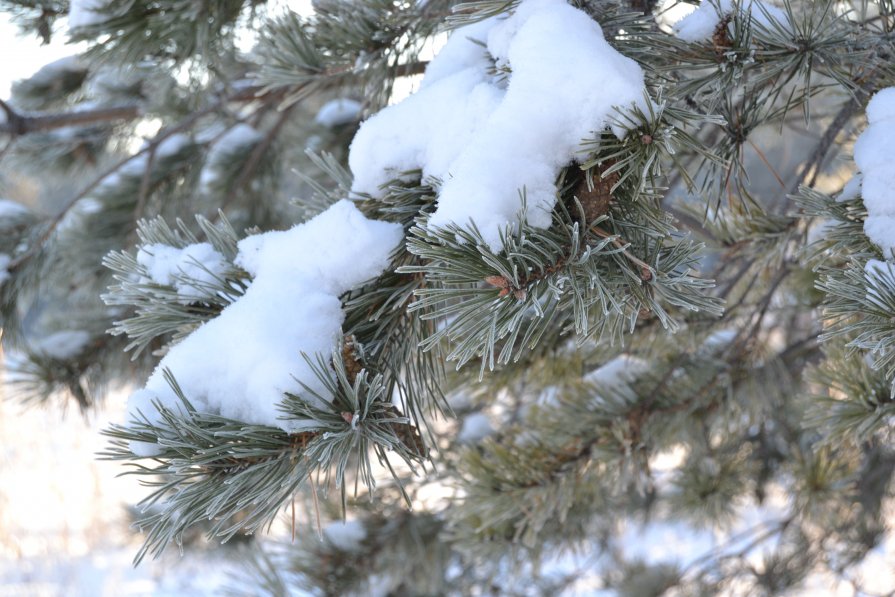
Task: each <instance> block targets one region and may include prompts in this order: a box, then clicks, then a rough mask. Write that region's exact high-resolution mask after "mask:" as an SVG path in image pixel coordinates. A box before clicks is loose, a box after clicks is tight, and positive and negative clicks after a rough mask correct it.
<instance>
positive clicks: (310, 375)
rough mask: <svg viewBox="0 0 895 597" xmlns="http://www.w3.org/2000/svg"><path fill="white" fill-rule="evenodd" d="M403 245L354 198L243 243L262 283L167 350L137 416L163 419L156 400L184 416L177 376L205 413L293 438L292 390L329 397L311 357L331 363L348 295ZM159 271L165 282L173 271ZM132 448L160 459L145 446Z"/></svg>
mask: <svg viewBox="0 0 895 597" xmlns="http://www.w3.org/2000/svg"><path fill="white" fill-rule="evenodd" d="M402 240H403V231H402V228H401V226H400V225H399V224H392V223H388V222H379V221H374V220H368V219H367V218H366V217H364V215H363V214H362V213H361V212H360V211H359V210H358V209H357V208H356V207H355V206H354V204H352V203H351V202H350V201H347V200H342V201H339V202H338V203H335V204H334V205H333V206H332V207H330V208H329V209H327V210H326V211H325V212H323V213H321V214H320V215H318V216H316V217H314V218H312V219H311V220H309V221H307V222H305V223H304V224H299V225H297V226H295V227H293V228H292V229H290V230H286V231H274V232H267V233H264V234H257V235H254V236H249V237H247V238H245V239H243V240H242V241H240V242H239V245H238V248H239V254H238V255H237V257H236V264H237V265H239V266H240V267H242V268H243V269H245V270H246V271H247V272H248V273H249V274H251V275H252V276H253V278H254V279H253V281H252V283H251V285H250V286H249V288H248V290H246V293H245V294H244V295H243V296H242V297H240V298H239V299H238V300H236V301H235V302H233V303H232V304H230V305H228V306H227V307H226V308H225V309H224V310H223V311H221V313H220V315H218V316H217V317H216V318H214V319H212V320H211V321H208V322H206V323H205V324H203V325H202V326H200V327H199V328H198V329H197V330H196V331H194V332H193V333H192V334H190V335H189V336H187V337H186V338H184V339H183V341H181V342H180V343H179V344H176V345H174V346H173V347H172V348H171V349H170V350H169V351H168V354H167V355H165V357H164V358H163V359H162V360H161V362H160V363H159V365H158V367H157V368H156V370H155V371H154V372H153V374H152V375H151V376H150V378H149V380H148V381H147V382H146V386H145V388H144V389H143V390H140V391H137V392H135V393H134V394H132V395H131V397H130V400H129V401H128V412H129V414H130V416H131V418H132V419H138V420H139V419H141V418H142V417H146V418H147V419H148V420H149V421H151V422H157V421H159V419H160V415H159V413H158V411H157V409H156V408H155V406H154V405H153V402H158V403H160V404H162V405H163V406H165V407H167V408H170V409H171V410H174V411H175V412H177V411H179V409H180V408H181V402H180V400H179V399H178V397H177V395H176V394H175V393H174V391H173V390H172V389H171V387H170V385H169V384H168V382H167V381H166V379H165V374H164V372H165V370H170V371H171V373H172V374H173V376H174V378H175V379H176V380H177V383H178V384H179V385H180V388H181V389H182V390H183V393H184V395H185V396H186V397H187V398H188V399H189V400H190V402H191V403H192V404H193V406H195V407H196V409H197V410H199V411H202V412H211V413H216V414H220V415H222V416H224V417H228V418H231V419H236V420H239V421H244V422H246V423H256V424H260V425H270V426H273V427H279V428H281V429H283V430H284V431H287V432H295V431H299V430H301V429H303V428H305V427H303V425H302V423H303V422H301V421H295V420H284V419H281V418H280V417H281V413H280V412H279V411H278V409H277V404H279V403H280V402H281V401H282V400H283V394H284V393H286V392H290V393H293V394H305V392H304V389H303V387H302V383H304V384H305V385H307V386H308V387H309V388H311V389H312V390H313V391H315V392H317V393H318V394H320V395H321V396H326V395H327V392H326V390H325V388H324V386H323V384H322V382H321V381H320V380H319V379H318V378H317V376H316V375H315V373H314V372H313V370H312V369H311V366H310V365H309V364H308V362H307V361H306V360H305V359H304V358H303V357H302V354H303V353H304V354H306V355H308V357H310V358H312V359H313V358H314V356H315V355H318V354H322V355H324V356H325V357H328V355H329V354H330V353H331V351H332V349H333V348H334V347H335V343H336V340H337V338H338V336H339V334H340V333H341V326H342V322H343V320H344V313H343V312H342V304H341V302H340V301H339V296H340V295H342V294H344V293H345V292H347V291H349V290H351V289H352V288H355V287H356V286H358V285H360V284H361V283H363V282H366V281H368V280H370V279H371V278H374V277H376V276H378V275H379V274H380V273H382V271H384V269H385V268H386V267H387V266H388V264H389V258H390V255H391V253H392V251H394V250H395V249H396V248H397V247H398V245H399V244H400V242H401V241H402ZM155 265H157V268H158V269H157V271H155V273H157V274H158V275H159V277H162V275H163V274H167V273H170V271H171V268H170V267H169V266H168V265H167V264H164V265H163V264H162V263H161V262H159V263H158V264H155ZM141 415H142V417H141ZM131 450H132V451H133V452H134V454H136V455H138V456H154V455H156V454H158V446H157V445H156V444H147V443H143V442H133V443H132V444H131Z"/></svg>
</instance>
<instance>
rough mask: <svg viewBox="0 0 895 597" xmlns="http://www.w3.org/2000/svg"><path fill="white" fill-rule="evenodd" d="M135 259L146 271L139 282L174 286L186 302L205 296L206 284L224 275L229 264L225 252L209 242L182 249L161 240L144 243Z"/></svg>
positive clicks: (207, 293) (206, 293) (210, 283)
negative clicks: (161, 242) (153, 242)
mask: <svg viewBox="0 0 895 597" xmlns="http://www.w3.org/2000/svg"><path fill="white" fill-rule="evenodd" d="M137 263H139V264H140V265H142V266H143V267H144V268H146V272H147V274H148V275H149V277H148V278H144V279H142V280H141V282H143V283H149V282H154V283H156V284H162V285H166V286H173V287H174V288H176V289H177V293H178V294H179V295H180V296H181V297H182V300H183V301H184V302H187V303H189V302H191V301H194V300H196V299H197V298H205V297H208V295H209V290H208V286H209V285H214V284H215V282H217V281H219V280H221V279H223V277H224V275H225V273H226V271H227V269H228V267H229V264H228V263H227V260H226V259H225V258H224V256H223V255H221V254H220V253H218V252H217V251H215V250H214V247H212V246H211V244H209V243H196V244H192V245H188V246H186V247H184V248H182V249H178V248H176V247H171V246H169V245H163V244H152V245H146V246H145V247H143V248H141V249H140V250H139V251H138V252H137Z"/></svg>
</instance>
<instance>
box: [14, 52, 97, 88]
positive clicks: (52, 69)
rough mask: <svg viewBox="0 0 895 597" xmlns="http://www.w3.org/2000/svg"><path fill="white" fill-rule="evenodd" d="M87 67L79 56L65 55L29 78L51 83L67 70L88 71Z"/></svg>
mask: <svg viewBox="0 0 895 597" xmlns="http://www.w3.org/2000/svg"><path fill="white" fill-rule="evenodd" d="M86 70H87V67H86V66H84V63H83V62H82V61H81V59H80V58H79V57H78V56H65V57H64V58H59V59H58V60H54V61H53V62H50V63H49V64H45V65H43V66H42V67H40V68H39V69H38V70H37V72H35V73H34V74H33V75H31V76H30V77H29V78H28V80H30V81H32V82H34V83H38V84H44V85H46V84H50V83H52V82H53V81H55V80H56V79H58V78H59V77H60V76H62V75H63V74H65V73H66V72H81V71H86Z"/></svg>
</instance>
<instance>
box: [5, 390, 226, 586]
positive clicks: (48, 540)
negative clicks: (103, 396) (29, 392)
mask: <svg viewBox="0 0 895 597" xmlns="http://www.w3.org/2000/svg"><path fill="white" fill-rule="evenodd" d="M0 396H2V388H0ZM4 398H5V397H4ZM124 401H125V397H124V396H117V397H116V396H112V397H110V399H109V400H108V401H107V402H106V404H105V406H104V407H103V408H102V409H101V410H100V411H98V412H95V413H92V414H91V415H90V417H89V419H88V420H85V419H84V418H83V417H81V415H80V413H78V412H77V410H76V409H69V410H68V411H67V412H63V410H62V409H61V408H60V407H58V406H54V405H47V406H45V407H36V406H34V405H28V406H24V405H21V404H19V403H17V402H16V401H14V400H9V399H0V597H13V596H15V597H30V596H35V597H37V596H40V597H55V596H60V597H61V596H65V597H69V596H71V597H78V596H84V597H87V596H89V597H102V596H106V595H109V596H112V595H115V596H119V595H120V596H135V595H171V596H174V595H177V596H180V595H191V596H193V595H195V596H200V595H219V594H220V591H221V588H222V586H223V585H224V584H225V583H226V581H227V578H228V574H229V573H230V572H231V571H232V570H233V569H234V567H235V564H232V563H231V562H232V558H228V557H227V556H228V555H231V556H232V555H234V550H232V549H227V548H225V549H215V550H211V551H206V550H199V551H198V552H192V553H188V554H187V555H186V556H184V557H182V558H181V557H180V555H179V554H178V553H177V550H176V549H172V550H169V552H167V553H166V554H165V556H164V557H163V558H161V559H159V560H157V561H151V560H147V561H144V562H143V564H141V565H140V566H139V567H138V568H134V567H133V566H132V563H131V560H132V558H133V556H134V554H135V553H136V552H137V549H138V548H139V544H140V536H139V534H137V533H135V532H133V531H132V530H131V529H130V528H129V525H130V520H131V519H130V517H129V514H128V504H132V503H135V502H136V501H138V500H139V497H140V496H141V495H142V494H143V493H145V490H142V489H141V487H140V486H139V484H138V483H137V480H136V479H133V478H130V477H127V476H125V477H120V478H116V475H118V474H119V473H121V472H122V467H121V466H120V464H119V463H115V462H103V461H98V460H97V459H96V457H95V454H96V453H97V452H99V451H100V450H101V449H102V448H103V447H104V442H105V440H104V438H102V437H100V435H99V431H100V430H101V429H103V428H104V427H106V426H108V424H109V423H110V422H113V421H120V420H121V419H122V417H123V416H124V415H123V406H124ZM228 552H229V553H228ZM221 556H224V557H223V558H222V557H221Z"/></svg>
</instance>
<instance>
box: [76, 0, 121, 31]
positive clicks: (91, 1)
mask: <svg viewBox="0 0 895 597" xmlns="http://www.w3.org/2000/svg"><path fill="white" fill-rule="evenodd" d="M108 7H109V0H71V2H69V5H68V29H69V31H74V30H75V29H80V28H81V27H89V26H90V25H98V24H100V23H104V22H105V21H107V20H108V19H109V18H110V17H111V16H112V15H111V14H109V13H106V12H103V10H105V9H108Z"/></svg>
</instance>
